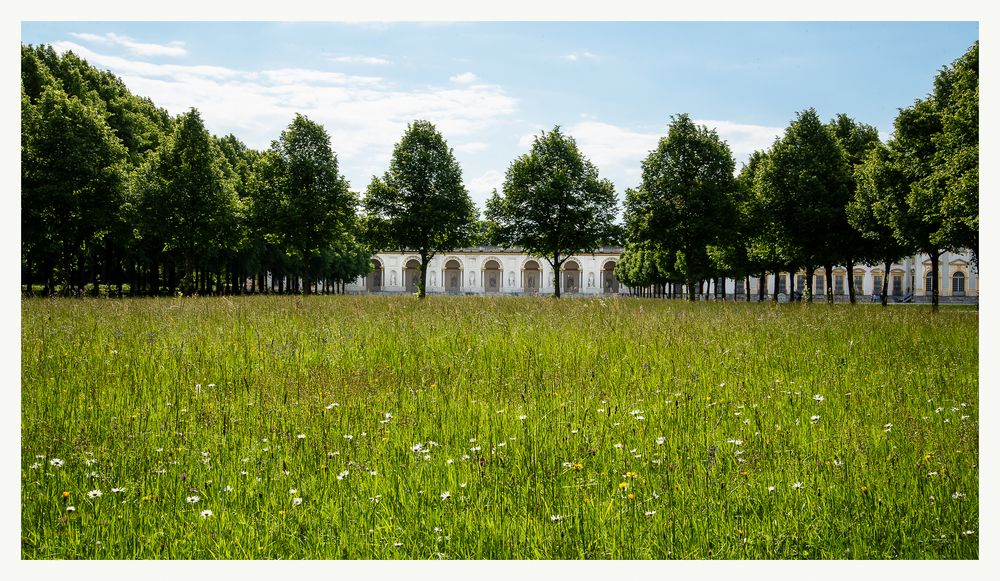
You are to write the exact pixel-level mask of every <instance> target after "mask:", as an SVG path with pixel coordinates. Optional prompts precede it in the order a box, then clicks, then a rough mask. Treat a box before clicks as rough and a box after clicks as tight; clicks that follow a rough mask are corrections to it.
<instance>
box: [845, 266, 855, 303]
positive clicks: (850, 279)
mask: <svg viewBox="0 0 1000 581" xmlns="http://www.w3.org/2000/svg"><path fill="white" fill-rule="evenodd" d="M847 296H848V297H849V300H850V301H851V304H852V305H853V304H856V303H857V301H856V300H855V299H854V261H853V260H848V261H847Z"/></svg>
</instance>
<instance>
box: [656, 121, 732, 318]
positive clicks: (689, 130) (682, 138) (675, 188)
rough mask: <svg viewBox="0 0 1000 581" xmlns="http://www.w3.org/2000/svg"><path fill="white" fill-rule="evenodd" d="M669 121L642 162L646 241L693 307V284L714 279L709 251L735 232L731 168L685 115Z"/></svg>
mask: <svg viewBox="0 0 1000 581" xmlns="http://www.w3.org/2000/svg"><path fill="white" fill-rule="evenodd" d="M671 119H672V122H671V124H670V128H669V130H668V132H667V136H666V137H664V138H661V139H660V142H659V145H658V146H657V148H656V149H655V150H653V151H652V152H650V154H649V156H648V157H647V158H646V159H645V160H644V161H643V162H642V185H641V186H640V190H641V191H643V192H644V193H645V197H646V198H647V199H648V200H649V204H650V209H649V210H650V216H649V224H648V229H649V231H650V234H651V235H652V241H653V243H654V244H655V245H656V246H657V247H658V248H659V249H660V250H662V251H664V252H666V254H667V255H668V256H672V257H673V258H674V260H673V262H674V264H673V267H672V268H670V270H672V271H674V272H676V273H678V274H679V275H680V277H681V278H682V279H683V280H684V281H685V283H687V286H688V299H689V300H692V301H693V300H695V295H696V294H697V293H696V289H695V283H697V282H698V281H701V280H704V279H706V278H709V277H710V276H712V275H713V274H715V273H714V272H713V262H712V260H711V257H710V255H709V247H713V246H717V245H719V244H720V243H721V242H722V241H723V240H724V239H725V236H728V235H729V234H730V231H731V229H732V228H733V227H734V226H735V222H736V209H735V207H734V206H733V204H732V199H731V197H730V196H732V194H733V192H734V191H735V190H736V189H737V186H736V180H735V178H734V177H733V172H734V170H735V162H734V161H733V155H732V153H731V152H730V150H729V146H728V145H726V143H725V142H724V141H722V140H721V139H720V138H719V136H718V134H717V133H716V132H715V131H714V130H710V129H708V128H707V127H705V126H703V125H702V126H696V125H695V124H694V122H692V121H691V118H690V117H689V116H688V115H687V114H681V115H677V116H674V117H671ZM719 256H721V254H719Z"/></svg>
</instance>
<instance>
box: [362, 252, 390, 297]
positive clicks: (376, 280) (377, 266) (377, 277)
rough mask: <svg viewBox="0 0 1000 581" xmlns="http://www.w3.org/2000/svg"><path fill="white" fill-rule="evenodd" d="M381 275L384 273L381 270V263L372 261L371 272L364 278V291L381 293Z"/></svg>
mask: <svg viewBox="0 0 1000 581" xmlns="http://www.w3.org/2000/svg"><path fill="white" fill-rule="evenodd" d="M383 274H385V272H384V271H383V270H382V263H381V262H379V261H377V260H372V271H371V272H369V273H368V276H366V277H365V290H367V291H368V292H373V293H377V292H379V291H381V290H382V275H383Z"/></svg>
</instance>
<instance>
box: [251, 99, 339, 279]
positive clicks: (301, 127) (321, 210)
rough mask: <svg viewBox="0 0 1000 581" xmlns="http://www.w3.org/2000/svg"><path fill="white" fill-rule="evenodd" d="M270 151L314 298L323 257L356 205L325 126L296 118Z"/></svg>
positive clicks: (286, 221)
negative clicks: (314, 281)
mask: <svg viewBox="0 0 1000 581" xmlns="http://www.w3.org/2000/svg"><path fill="white" fill-rule="evenodd" d="M271 149H272V150H273V151H274V152H275V154H276V155H275V157H274V159H275V161H276V162H277V164H278V168H279V169H278V171H279V174H280V176H279V181H280V187H281V188H282V189H284V194H285V195H284V200H285V202H286V205H285V207H284V212H283V214H284V215H283V225H284V228H285V235H286V240H287V243H288V247H289V249H291V250H292V251H293V252H295V253H296V254H297V258H298V259H299V260H300V261H301V264H302V275H303V276H302V277H303V279H304V287H303V291H304V292H305V294H309V293H310V292H311V289H312V281H313V278H314V274H315V273H316V272H318V271H319V270H320V269H321V260H320V259H321V257H322V256H323V253H324V252H325V251H327V250H328V249H329V248H331V247H332V246H333V244H334V241H335V240H336V239H337V238H338V237H339V236H341V235H342V234H343V230H344V228H345V226H347V225H348V223H349V222H350V220H351V219H352V218H353V216H354V209H355V206H356V205H357V200H355V198H354V196H353V195H352V194H351V192H350V189H349V186H348V183H347V180H346V179H344V177H343V176H341V175H340V172H339V170H338V167H337V156H336V155H335V154H334V153H333V149H332V148H331V147H330V136H329V135H328V134H327V132H326V130H325V129H324V128H323V126H322V125H319V124H318V123H315V122H313V121H310V120H309V119H308V118H307V117H305V116H303V115H299V114H296V115H295V119H294V120H293V121H292V123H291V124H290V125H289V126H288V128H287V129H285V130H284V131H282V132H281V137H280V138H279V139H278V140H277V141H275V142H274V143H272V144H271Z"/></svg>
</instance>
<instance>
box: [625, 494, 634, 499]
mask: <svg viewBox="0 0 1000 581" xmlns="http://www.w3.org/2000/svg"><path fill="white" fill-rule="evenodd" d="M625 498H627V499H629V500H635V495H634V494H632V493H631V492H629V493H628V494H627V495H625Z"/></svg>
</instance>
